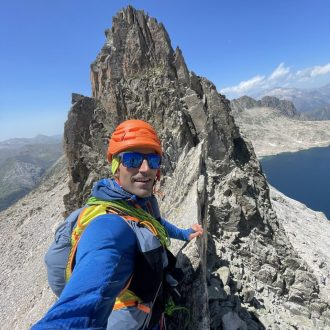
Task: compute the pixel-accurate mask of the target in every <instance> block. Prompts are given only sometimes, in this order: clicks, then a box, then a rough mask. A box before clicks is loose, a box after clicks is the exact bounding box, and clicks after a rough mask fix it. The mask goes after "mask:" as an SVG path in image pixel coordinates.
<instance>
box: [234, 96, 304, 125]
mask: <svg viewBox="0 0 330 330" xmlns="http://www.w3.org/2000/svg"><path fill="white" fill-rule="evenodd" d="M230 107H231V109H232V111H233V112H234V114H236V113H240V112H243V111H245V110H248V109H252V108H260V107H264V108H271V109H274V110H275V112H278V113H279V114H281V115H284V116H286V117H289V118H296V119H303V116H302V115H301V114H300V113H299V112H298V111H297V110H296V108H295V106H294V104H293V103H292V102H290V101H287V100H280V99H279V98H277V97H274V96H264V97H263V98H262V99H261V100H255V99H253V98H252V97H249V96H242V97H240V98H238V99H234V100H231V102H230Z"/></svg>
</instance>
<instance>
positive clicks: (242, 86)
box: [220, 76, 265, 94]
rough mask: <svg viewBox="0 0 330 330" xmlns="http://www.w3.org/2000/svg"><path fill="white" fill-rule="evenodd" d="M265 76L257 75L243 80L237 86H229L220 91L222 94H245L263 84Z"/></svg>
mask: <svg viewBox="0 0 330 330" xmlns="http://www.w3.org/2000/svg"><path fill="white" fill-rule="evenodd" d="M264 79H265V76H255V77H253V78H251V79H249V80H245V81H241V82H240V83H239V84H238V85H237V86H232V87H227V88H224V89H222V90H221V91H220V93H222V94H226V93H237V94H243V93H245V92H248V91H250V90H252V89H254V88H256V87H259V86H261V85H262V83H263V81H264Z"/></svg>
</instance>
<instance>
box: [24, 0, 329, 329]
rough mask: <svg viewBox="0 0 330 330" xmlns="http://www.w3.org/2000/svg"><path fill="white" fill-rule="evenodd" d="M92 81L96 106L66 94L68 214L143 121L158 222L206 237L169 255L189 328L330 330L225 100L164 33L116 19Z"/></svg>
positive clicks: (134, 15)
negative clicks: (158, 144) (112, 139)
mask: <svg viewBox="0 0 330 330" xmlns="http://www.w3.org/2000/svg"><path fill="white" fill-rule="evenodd" d="M91 80H92V91H93V97H91V98H89V97H84V96H81V95H76V94H75V95H73V105H72V108H71V110H70V112H69V116H68V120H67V122H66V124H65V137H64V140H65V152H66V156H67V162H68V169H69V190H70V191H69V193H68V194H66V195H65V198H64V202H65V207H66V211H67V212H69V211H71V210H73V209H75V208H77V207H80V206H81V205H82V204H83V203H84V201H85V198H86V197H87V196H88V194H89V192H90V189H91V186H92V184H93V182H95V181H96V180H97V179H98V178H101V177H107V176H109V166H107V163H106V160H105V159H106V157H105V150H106V146H107V138H108V136H109V135H110V134H111V133H112V131H113V129H114V127H115V126H116V125H117V124H118V123H119V122H121V121H122V120H124V119H128V118H130V119H132V118H138V119H144V120H146V121H148V122H150V123H151V124H152V125H153V126H154V127H155V128H156V130H157V131H158V132H159V135H160V137H161V140H162V141H163V148H164V160H163V164H162V179H161V184H160V192H159V202H160V205H161V209H162V213H163V215H164V216H165V217H166V218H168V219H169V220H170V221H171V222H173V223H174V224H176V225H178V226H182V227H189V226H190V225H192V224H193V223H196V222H199V223H201V224H202V225H203V227H204V228H205V229H206V230H207V234H206V235H204V237H202V238H200V239H197V240H195V241H192V242H190V243H189V244H183V243H182V242H174V241H173V242H172V246H171V248H172V250H173V251H174V252H175V253H177V256H178V263H179V266H181V267H182V268H183V270H184V272H185V275H186V276H185V279H184V281H183V283H182V285H181V288H180V291H181V294H182V302H181V303H182V305H184V306H186V307H187V308H188V309H189V311H190V319H189V327H188V328H189V329H225V330H234V329H327V328H330V321H329V319H330V310H329V303H330V301H329V296H327V295H325V294H322V292H323V291H322V290H323V288H324V286H320V285H319V278H318V277H317V276H316V274H315V273H314V272H313V268H312V267H311V266H310V265H309V264H308V263H307V262H306V261H304V259H303V255H301V254H299V253H298V252H297V250H296V248H295V247H294V246H293V245H292V244H291V243H290V240H289V237H288V235H287V233H286V231H285V228H284V227H283V225H282V223H281V222H280V219H279V218H278V217H277V216H276V213H275V211H274V209H273V207H272V203H271V199H270V194H269V187H268V184H267V182H266V179H265V177H264V175H263V173H262V171H261V168H260V164H259V162H258V160H257V158H256V155H255V153H254V150H253V148H252V146H251V144H250V143H248V142H246V141H245V140H244V139H243V138H242V136H241V135H240V132H239V130H238V128H237V126H236V124H235V121H234V119H233V117H232V115H231V111H230V104H229V101H228V100H226V99H225V97H223V96H222V95H220V94H219V93H218V92H217V90H216V88H215V86H214V85H213V84H212V83H211V82H210V81H208V80H207V79H205V78H202V77H199V76H197V75H195V74H194V73H193V72H191V71H189V70H188V68H187V66H186V64H185V61H184V58H183V55H182V53H181V51H180V49H179V48H177V49H176V50H173V49H172V46H171V43H170V38H169V36H168V34H167V32H166V30H165V28H164V26H163V25H162V24H159V23H158V22H157V21H156V20H155V19H154V18H150V17H149V16H148V15H146V14H145V13H144V12H143V11H137V10H135V9H134V8H132V7H130V6H129V7H127V8H126V9H123V10H122V11H120V12H119V13H118V14H117V15H116V16H115V17H114V18H113V24H112V27H111V29H109V30H107V31H106V42H105V44H104V46H103V48H102V49H101V51H100V53H99V54H98V56H97V58H96V60H95V62H94V63H92V65H91ZM62 191H63V190H62ZM279 200H280V199H279ZM31 221H32V220H31ZM40 258H41V257H40ZM30 285H31V286H32V287H33V286H34V283H33V282H31V283H30ZM42 285H43V288H39V291H38V292H39V295H40V296H41V292H42V295H44V294H45V291H46V289H45V288H46V287H47V284H46V283H43V284H42ZM49 294H50V293H49ZM27 299H29V298H27ZM31 299H34V298H32V297H31ZM40 316H41V315H40ZM186 321H187V314H185V313H177V315H174V317H172V318H171V320H170V321H169V324H168V328H169V329H183V328H184V323H185V322H186Z"/></svg>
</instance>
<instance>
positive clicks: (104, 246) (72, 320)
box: [32, 215, 137, 330]
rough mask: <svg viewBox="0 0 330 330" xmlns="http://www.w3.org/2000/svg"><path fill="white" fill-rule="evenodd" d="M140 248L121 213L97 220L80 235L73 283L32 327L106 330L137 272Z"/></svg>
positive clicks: (70, 282)
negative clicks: (123, 293)
mask: <svg viewBox="0 0 330 330" xmlns="http://www.w3.org/2000/svg"><path fill="white" fill-rule="evenodd" d="M136 251H137V242H136V236H135V234H134V232H133V230H132V229H131V228H130V226H129V225H128V224H127V223H126V221H125V220H123V219H122V218H120V217H119V216H117V215H102V216H99V217H97V218H96V219H95V220H93V221H92V222H91V223H90V224H89V226H88V227H87V228H86V230H85V232H84V233H83V234H82V236H81V238H80V242H79V245H78V249H77V255H76V265H75V268H74V270H73V273H72V276H71V278H70V280H69V282H68V283H67V284H66V286H65V288H64V290H63V292H62V294H61V296H60V298H59V300H58V301H57V302H56V303H55V304H54V305H53V306H52V307H51V309H50V310H49V311H48V312H47V314H46V315H45V316H44V317H43V318H42V319H41V320H40V321H39V322H38V323H37V324H35V325H34V326H33V327H32V330H41V329H42V330H45V329H59V330H60V329H94V330H95V329H105V328H106V325H107V320H108V317H109V315H110V313H111V311H112V308H113V305H114V302H115V299H116V297H117V296H118V294H119V293H120V291H121V290H122V289H123V288H124V287H125V285H126V284H127V282H128V280H129V278H130V276H131V274H132V273H133V269H134V261H135V254H136Z"/></svg>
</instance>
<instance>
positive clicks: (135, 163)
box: [118, 152, 162, 170]
mask: <svg viewBox="0 0 330 330" xmlns="http://www.w3.org/2000/svg"><path fill="white" fill-rule="evenodd" d="M118 158H119V159H120V160H121V163H122V164H123V165H124V166H125V167H128V168H139V167H140V166H141V165H142V163H143V161H144V160H145V159H146V160H147V162H148V165H149V167H150V168H151V169H153V170H154V169H159V168H160V164H161V160H162V157H161V156H160V155H158V154H141V153H140V152H123V153H121V154H119V155H118Z"/></svg>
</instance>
